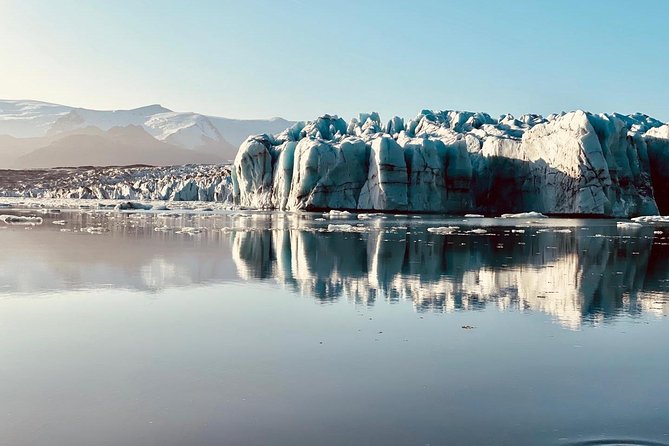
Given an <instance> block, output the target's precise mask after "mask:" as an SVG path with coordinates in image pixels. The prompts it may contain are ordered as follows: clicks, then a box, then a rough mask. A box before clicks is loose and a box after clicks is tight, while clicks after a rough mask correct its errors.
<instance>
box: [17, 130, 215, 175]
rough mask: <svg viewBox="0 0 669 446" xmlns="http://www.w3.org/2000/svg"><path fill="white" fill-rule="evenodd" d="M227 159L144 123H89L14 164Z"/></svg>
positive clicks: (166, 163)
mask: <svg viewBox="0 0 669 446" xmlns="http://www.w3.org/2000/svg"><path fill="white" fill-rule="evenodd" d="M224 161H225V159H224V158H223V157H222V156H220V155H217V154H214V153H208V152H204V151H201V150H195V149H184V148H181V147H178V146H176V145H173V144H169V143H166V142H163V141H159V140H157V139H156V138H154V137H153V136H151V135H150V134H149V133H147V132H146V131H145V130H144V129H143V128H142V127H139V126H135V125H128V126H125V127H112V128H111V129H109V130H106V131H104V130H100V129H98V128H96V127H86V128H85V129H82V130H81V131H79V132H70V133H68V134H66V135H64V136H62V137H60V138H56V139H54V140H53V141H51V142H50V143H49V144H48V145H46V146H44V147H41V148H39V149H36V150H33V151H30V152H29V153H26V154H24V155H21V156H19V157H17V158H16V159H15V160H14V162H13V163H12V164H11V165H10V167H13V168H22V169H25V168H35V167H71V166H123V165H132V164H149V165H154V166H170V165H177V164H190V163H197V164H217V163H222V162H224Z"/></svg>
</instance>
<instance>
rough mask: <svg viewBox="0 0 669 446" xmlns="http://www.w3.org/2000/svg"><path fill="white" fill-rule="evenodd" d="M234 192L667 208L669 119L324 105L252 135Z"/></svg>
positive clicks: (380, 206)
mask: <svg viewBox="0 0 669 446" xmlns="http://www.w3.org/2000/svg"><path fill="white" fill-rule="evenodd" d="M232 183H233V199H234V202H235V204H237V205H240V206H246V207H253V208H274V209H284V210H322V209H347V210H379V211H405V212H439V213H467V212H481V213H488V214H499V213H502V212H524V211H539V212H543V213H548V214H589V215H602V216H619V217H629V216H636V215H654V214H658V212H662V213H665V214H666V213H669V194H668V192H669V125H667V124H663V123H662V122H660V121H658V120H656V119H653V118H650V117H648V116H646V115H642V114H635V115H621V114H591V113H587V112H583V111H575V112H570V113H561V114H554V115H550V116H548V117H542V116H539V115H523V116H521V117H519V118H514V117H513V116H511V115H504V116H502V117H500V118H499V119H494V118H492V117H491V116H490V115H488V114H485V113H472V112H457V111H443V112H433V111H428V110H425V111H423V112H422V113H421V114H420V115H418V116H417V117H416V118H414V119H413V120H410V121H408V122H404V120H403V119H401V118H398V117H395V118H393V119H391V120H390V121H388V122H387V123H382V121H381V119H380V117H379V116H378V114H376V113H371V114H362V115H360V116H359V118H354V119H352V120H351V121H350V122H348V123H346V122H345V121H344V120H343V119H341V118H339V117H337V116H330V115H325V116H322V117H320V118H318V119H316V120H315V121H311V122H307V123H304V122H300V123H297V124H295V125H294V126H292V127H291V128H289V129H287V130H285V131H283V132H282V133H280V134H277V135H257V136H252V137H249V138H248V139H247V140H246V141H245V142H244V143H243V144H242V145H241V147H240V149H239V152H238V154H237V156H236V158H235V161H234V168H233V171H232Z"/></svg>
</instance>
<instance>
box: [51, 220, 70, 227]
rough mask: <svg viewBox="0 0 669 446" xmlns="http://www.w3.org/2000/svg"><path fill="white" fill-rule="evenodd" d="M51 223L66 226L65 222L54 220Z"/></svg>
mask: <svg viewBox="0 0 669 446" xmlns="http://www.w3.org/2000/svg"><path fill="white" fill-rule="evenodd" d="M51 223H52V224H54V225H60V226H64V225H65V224H66V221H65V220H54V221H52V222H51Z"/></svg>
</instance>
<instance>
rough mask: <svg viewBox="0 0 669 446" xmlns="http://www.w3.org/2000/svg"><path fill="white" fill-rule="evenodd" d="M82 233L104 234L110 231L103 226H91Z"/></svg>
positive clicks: (82, 229) (83, 229)
mask: <svg viewBox="0 0 669 446" xmlns="http://www.w3.org/2000/svg"><path fill="white" fill-rule="evenodd" d="M80 231H81V232H88V233H89V234H102V233H103V232H109V229H107V228H105V227H103V226H89V227H86V228H81V229H80Z"/></svg>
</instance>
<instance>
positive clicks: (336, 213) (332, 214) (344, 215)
mask: <svg viewBox="0 0 669 446" xmlns="http://www.w3.org/2000/svg"><path fill="white" fill-rule="evenodd" d="M323 215H326V216H329V217H330V218H348V217H350V216H351V213H350V212H348V211H336V210H334V209H333V210H331V211H330V212H328V213H326V214H323Z"/></svg>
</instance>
